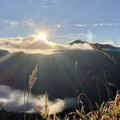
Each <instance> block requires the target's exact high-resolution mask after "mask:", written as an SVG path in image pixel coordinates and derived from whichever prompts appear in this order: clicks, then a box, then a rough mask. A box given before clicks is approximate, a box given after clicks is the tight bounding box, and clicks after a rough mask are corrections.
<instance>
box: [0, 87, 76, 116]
mask: <svg viewBox="0 0 120 120" xmlns="http://www.w3.org/2000/svg"><path fill="white" fill-rule="evenodd" d="M25 96H26V97H27V92H26V93H25ZM75 103H76V99H75V98H72V97H71V98H65V99H55V100H53V101H51V100H48V113H49V114H53V113H54V112H55V111H56V112H57V113H59V112H62V111H63V110H65V109H67V108H71V107H73V106H74V105H75ZM0 106H1V108H4V109H5V110H7V111H14V112H23V111H24V92H23V91H21V90H15V89H13V88H11V87H9V86H6V85H0ZM33 106H36V107H37V108H38V109H40V111H41V112H43V113H44V106H45V95H37V96H35V95H33V94H31V95H30V97H29V102H28V109H27V111H28V112H29V113H33V112H35V110H34V108H33Z"/></svg>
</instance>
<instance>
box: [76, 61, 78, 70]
mask: <svg viewBox="0 0 120 120" xmlns="http://www.w3.org/2000/svg"><path fill="white" fill-rule="evenodd" d="M77 68H78V61H76V62H75V72H77Z"/></svg>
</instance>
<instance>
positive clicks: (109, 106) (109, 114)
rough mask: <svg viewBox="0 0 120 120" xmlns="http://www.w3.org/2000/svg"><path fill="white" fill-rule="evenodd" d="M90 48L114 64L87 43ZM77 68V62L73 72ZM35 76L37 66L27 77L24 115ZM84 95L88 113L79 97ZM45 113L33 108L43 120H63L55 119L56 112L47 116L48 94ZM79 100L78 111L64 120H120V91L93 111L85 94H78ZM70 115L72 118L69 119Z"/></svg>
mask: <svg viewBox="0 0 120 120" xmlns="http://www.w3.org/2000/svg"><path fill="white" fill-rule="evenodd" d="M88 44H89V45H90V46H91V47H93V48H94V49H96V50H99V51H100V52H102V53H103V54H105V55H106V56H107V57H109V58H110V59H111V60H112V61H113V62H114V63H115V64H117V63H116V61H115V59H114V58H113V56H111V55H109V53H107V52H106V51H105V50H103V49H102V48H100V47H99V46H97V45H96V44H92V43H88ZM77 66H78V62H77V61H76V62H75V72H77ZM36 74H37V66H36V67H35V69H34V70H33V72H32V74H31V75H30V77H29V84H28V97H27V103H26V105H25V106H24V108H25V113H26V110H27V105H28V100H29V95H30V93H31V89H32V87H33V85H34V83H35V81H36V79H37V78H36ZM81 95H84V96H85V97H86V99H87V101H88V106H89V108H90V112H88V113H87V112H86V111H85V105H84V104H83V102H82V101H81V100H80V96H81ZM45 96H46V97H45V98H46V99H45V111H44V113H42V112H41V111H40V109H38V108H37V107H36V106H33V108H34V109H35V110H36V111H37V112H38V113H39V114H40V115H41V116H42V118H43V119H44V120H63V119H60V118H59V117H57V115H56V112H55V113H54V115H53V116H52V117H51V116H50V115H49V114H48V94H47V93H46V94H45ZM78 98H79V103H80V104H81V108H80V110H78V109H76V110H75V111H74V112H71V113H68V114H66V115H65V117H64V120H71V119H73V120H78V119H79V120H120V91H117V93H116V97H115V98H114V100H109V101H107V102H106V103H105V102H103V103H102V104H101V105H98V104H97V103H95V104H96V108H97V109H96V110H94V108H93V105H92V103H91V101H90V100H89V98H88V97H87V95H86V94H84V93H83V94H80V95H79V96H78ZM71 115H72V117H71ZM24 120H26V117H25V116H24Z"/></svg>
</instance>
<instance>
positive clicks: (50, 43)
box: [34, 32, 54, 45]
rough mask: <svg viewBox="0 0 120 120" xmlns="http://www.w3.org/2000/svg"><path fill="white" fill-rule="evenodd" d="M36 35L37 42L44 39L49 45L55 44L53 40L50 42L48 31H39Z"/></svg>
mask: <svg viewBox="0 0 120 120" xmlns="http://www.w3.org/2000/svg"><path fill="white" fill-rule="evenodd" d="M35 37H36V40H35V41H34V42H36V41H44V42H45V43H47V44H48V45H54V44H53V42H49V41H48V40H47V35H46V33H43V32H41V33H39V34H38V35H35Z"/></svg>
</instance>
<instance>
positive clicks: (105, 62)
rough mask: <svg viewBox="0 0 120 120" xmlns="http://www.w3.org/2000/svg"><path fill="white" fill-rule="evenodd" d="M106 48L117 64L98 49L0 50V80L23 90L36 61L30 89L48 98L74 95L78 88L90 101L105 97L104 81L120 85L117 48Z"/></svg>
mask: <svg viewBox="0 0 120 120" xmlns="http://www.w3.org/2000/svg"><path fill="white" fill-rule="evenodd" d="M73 44H74V43H73ZM71 45H72V43H71ZM108 52H109V54H110V55H112V56H114V58H115V60H116V62H117V65H116V64H114V62H113V61H111V60H110V59H109V58H108V57H107V56H105V55H104V54H103V53H101V52H99V51H98V50H64V51H58V52H56V53H54V54H52V55H41V54H26V53H23V52H16V53H9V52H7V51H3V50H0V60H1V59H3V58H4V59H3V60H2V62H0V84H3V85H9V86H11V87H14V88H16V89H21V90H23V89H24V80H25V86H26V90H27V86H28V78H29V75H30V74H31V72H32V70H33V69H34V67H35V66H36V65H38V73H37V81H36V83H35V85H34V87H33V89H32V92H33V93H35V94H44V93H45V92H46V91H47V92H48V94H49V96H50V99H54V98H65V97H74V96H75V93H76V91H79V92H85V93H86V94H87V95H88V96H89V97H90V99H91V100H92V101H98V102H99V100H106V99H108V92H107V89H106V87H105V83H106V84H107V82H111V83H113V84H115V85H116V86H117V87H119V86H120V82H119V80H120V75H119V74H120V52H119V51H108ZM3 53H4V54H3ZM6 56H7V57H6ZM76 61H77V63H78V64H77V71H76V72H75V63H76ZM104 76H106V79H107V81H106V79H105V77H104ZM107 85H108V87H109V89H110V90H111V91H112V92H113V95H115V92H116V90H117V89H116V88H115V87H114V86H110V83H109V84H107ZM98 91H99V94H100V97H101V98H99V94H98ZM77 93H78V92H77ZM111 96H112V95H111Z"/></svg>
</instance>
